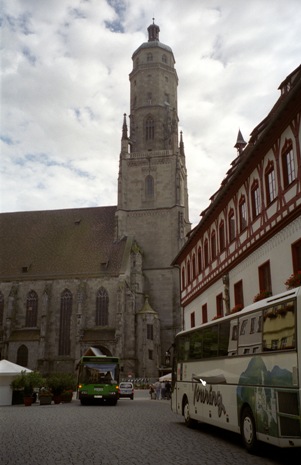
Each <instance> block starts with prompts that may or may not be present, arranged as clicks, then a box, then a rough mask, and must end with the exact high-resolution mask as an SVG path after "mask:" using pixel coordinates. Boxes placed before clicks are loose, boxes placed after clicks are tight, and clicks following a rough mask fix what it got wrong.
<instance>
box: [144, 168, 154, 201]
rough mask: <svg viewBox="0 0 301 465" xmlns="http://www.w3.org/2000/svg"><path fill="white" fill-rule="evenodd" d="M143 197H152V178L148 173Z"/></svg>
mask: <svg viewBox="0 0 301 465" xmlns="http://www.w3.org/2000/svg"><path fill="white" fill-rule="evenodd" d="M145 197H147V198H152V197H154V178H153V177H152V176H151V175H150V174H149V175H147V176H146V178H145Z"/></svg>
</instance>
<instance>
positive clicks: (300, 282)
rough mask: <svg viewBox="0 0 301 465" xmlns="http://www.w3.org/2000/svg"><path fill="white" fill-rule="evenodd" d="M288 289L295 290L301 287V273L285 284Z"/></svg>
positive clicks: (298, 272)
mask: <svg viewBox="0 0 301 465" xmlns="http://www.w3.org/2000/svg"><path fill="white" fill-rule="evenodd" d="M284 284H285V285H286V287H287V289H294V288H295V287H299V286H301V271H297V273H293V274H292V275H291V276H290V277H289V278H288V279H287V280H286V281H285V283H284Z"/></svg>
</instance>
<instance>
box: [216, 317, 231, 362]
mask: <svg viewBox="0 0 301 465" xmlns="http://www.w3.org/2000/svg"><path fill="white" fill-rule="evenodd" d="M229 345H230V320H228V321H224V322H223V323H220V324H219V339H218V356H219V357H222V356H225V355H228V353H229Z"/></svg>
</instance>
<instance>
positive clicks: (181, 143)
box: [180, 131, 184, 155]
mask: <svg viewBox="0 0 301 465" xmlns="http://www.w3.org/2000/svg"><path fill="white" fill-rule="evenodd" d="M180 154H181V155H184V142H183V131H181V132H180Z"/></svg>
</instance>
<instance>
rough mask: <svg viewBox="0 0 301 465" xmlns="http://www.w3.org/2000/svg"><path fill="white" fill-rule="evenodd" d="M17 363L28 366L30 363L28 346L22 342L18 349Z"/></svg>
mask: <svg viewBox="0 0 301 465" xmlns="http://www.w3.org/2000/svg"><path fill="white" fill-rule="evenodd" d="M17 365H20V366H21V367H27V365H28V348H27V347H26V346H25V345H24V344H22V345H21V346H20V347H19V349H18V351H17Z"/></svg>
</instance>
